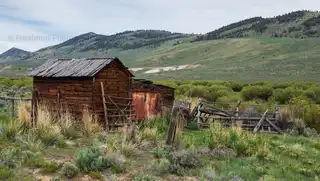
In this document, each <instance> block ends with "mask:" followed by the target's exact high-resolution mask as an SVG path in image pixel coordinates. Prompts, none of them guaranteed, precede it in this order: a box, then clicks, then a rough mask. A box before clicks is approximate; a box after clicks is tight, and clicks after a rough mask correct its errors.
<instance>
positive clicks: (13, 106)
mask: <svg viewBox="0 0 320 181" xmlns="http://www.w3.org/2000/svg"><path fill="white" fill-rule="evenodd" d="M0 100H4V101H6V102H10V104H11V116H12V117H15V111H16V110H15V108H16V106H15V105H16V102H17V101H31V100H32V99H31V98H22V97H4V96H0ZM8 112H9V111H8Z"/></svg>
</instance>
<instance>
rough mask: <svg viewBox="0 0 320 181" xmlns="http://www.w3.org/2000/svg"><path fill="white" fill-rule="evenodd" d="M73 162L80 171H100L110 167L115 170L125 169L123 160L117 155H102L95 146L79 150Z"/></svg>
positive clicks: (121, 170)
mask: <svg viewBox="0 0 320 181" xmlns="http://www.w3.org/2000/svg"><path fill="white" fill-rule="evenodd" d="M75 162H76V165H77V167H78V168H79V169H80V171H83V172H86V173H88V172H90V171H101V170H104V169H107V168H110V167H111V168H112V169H113V170H114V171H115V172H123V171H124V170H125V165H124V161H122V160H120V157H119V155H111V156H104V155H102V153H101V152H100V150H99V148H97V147H90V148H85V149H82V150H80V151H79V152H78V153H77V154H76V157H75Z"/></svg>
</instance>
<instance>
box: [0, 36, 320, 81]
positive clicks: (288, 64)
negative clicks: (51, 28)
mask: <svg viewBox="0 0 320 181" xmlns="http://www.w3.org/2000/svg"><path fill="white" fill-rule="evenodd" d="M176 41H178V40H172V41H168V42H165V43H164V44H162V45H161V46H160V47H157V48H150V47H142V48H138V49H131V50H124V51H123V50H119V49H110V50H108V54H109V56H117V57H119V58H120V59H121V60H122V61H123V62H124V64H125V65H126V66H128V67H130V68H138V67H144V68H146V69H145V70H142V71H138V72H136V73H135V74H136V77H138V78H147V79H153V80H157V79H175V80H176V79H181V80H185V79H189V80H194V79H200V80H208V79H210V80H241V81H257V80H272V81H316V82H319V78H318V77H319V76H320V73H319V71H318V70H319V69H320V63H319V61H318V60H319V58H320V54H319V52H318V49H319V48H320V45H319V39H318V38H306V39H297V38H270V37H257V38H239V39H222V40H210V41H200V42H194V43H189V42H188V41H186V42H183V43H181V44H179V45H176V46H173V44H174V43H175V42H176ZM68 56H72V55H68ZM85 56H89V55H83V57H85ZM75 57H78V56H75ZM185 64H199V65H200V66H199V67H197V68H193V69H184V70H178V71H167V72H161V73H155V74H145V73H144V72H145V71H147V70H150V68H148V67H164V66H174V65H185ZM10 71H11V72H10ZM21 71H22V70H9V71H3V72H0V76H1V75H2V76H3V75H4V74H7V75H6V76H8V74H10V73H11V76H12V74H14V72H19V73H21ZM26 71H27V70H25V72H26ZM20 75H21V74H20ZM9 76H10V75H9Z"/></svg>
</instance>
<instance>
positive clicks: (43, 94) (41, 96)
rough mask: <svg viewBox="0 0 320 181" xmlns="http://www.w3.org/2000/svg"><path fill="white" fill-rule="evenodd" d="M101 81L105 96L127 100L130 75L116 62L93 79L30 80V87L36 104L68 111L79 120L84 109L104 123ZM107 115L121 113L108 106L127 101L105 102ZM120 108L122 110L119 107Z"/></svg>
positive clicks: (46, 78) (124, 103) (48, 78)
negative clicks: (32, 88) (31, 84)
mask: <svg viewBox="0 0 320 181" xmlns="http://www.w3.org/2000/svg"><path fill="white" fill-rule="evenodd" d="M101 82H103V84H104V92H105V95H106V96H112V97H122V98H129V97H130V96H131V94H130V93H129V91H130V87H131V75H130V73H129V72H128V71H127V70H126V69H124V68H122V67H121V66H120V64H119V63H118V62H113V63H111V64H109V65H108V66H106V67H105V68H103V69H102V70H101V71H99V72H98V73H97V74H96V75H95V76H94V77H77V78H71V77H66V78H54V77H34V81H33V86H34V90H35V91H36V94H37V100H38V102H39V103H40V104H45V105H46V107H47V108H48V109H50V110H52V111H59V110H61V108H62V109H63V110H68V111H69V112H71V113H72V115H73V116H74V117H75V118H77V119H79V118H81V117H82V112H83V109H84V108H88V109H89V110H90V111H92V112H93V113H94V114H96V115H97V116H98V118H99V120H100V121H101V122H104V120H105V118H104V106H103V100H102V92H101ZM106 101H107V102H108V107H107V108H108V109H109V110H108V115H114V114H121V113H120V111H119V110H115V109H117V107H116V106H115V105H114V104H113V103H111V102H115V103H116V104H119V106H120V107H121V106H122V105H126V104H128V102H129V100H128V99H114V98H112V101H111V100H108V99H106ZM121 108H123V107H121Z"/></svg>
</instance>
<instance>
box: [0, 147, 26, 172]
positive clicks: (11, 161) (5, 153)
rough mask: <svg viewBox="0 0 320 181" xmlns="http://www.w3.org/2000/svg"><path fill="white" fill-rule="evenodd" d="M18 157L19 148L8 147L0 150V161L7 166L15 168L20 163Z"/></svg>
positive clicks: (19, 155)
mask: <svg viewBox="0 0 320 181" xmlns="http://www.w3.org/2000/svg"><path fill="white" fill-rule="evenodd" d="M20 157H21V150H20V148H16V147H9V148H7V149H4V150H2V151H1V155H0V163H1V164H3V165H4V166H6V167H9V168H16V167H18V166H19V165H20Z"/></svg>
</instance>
